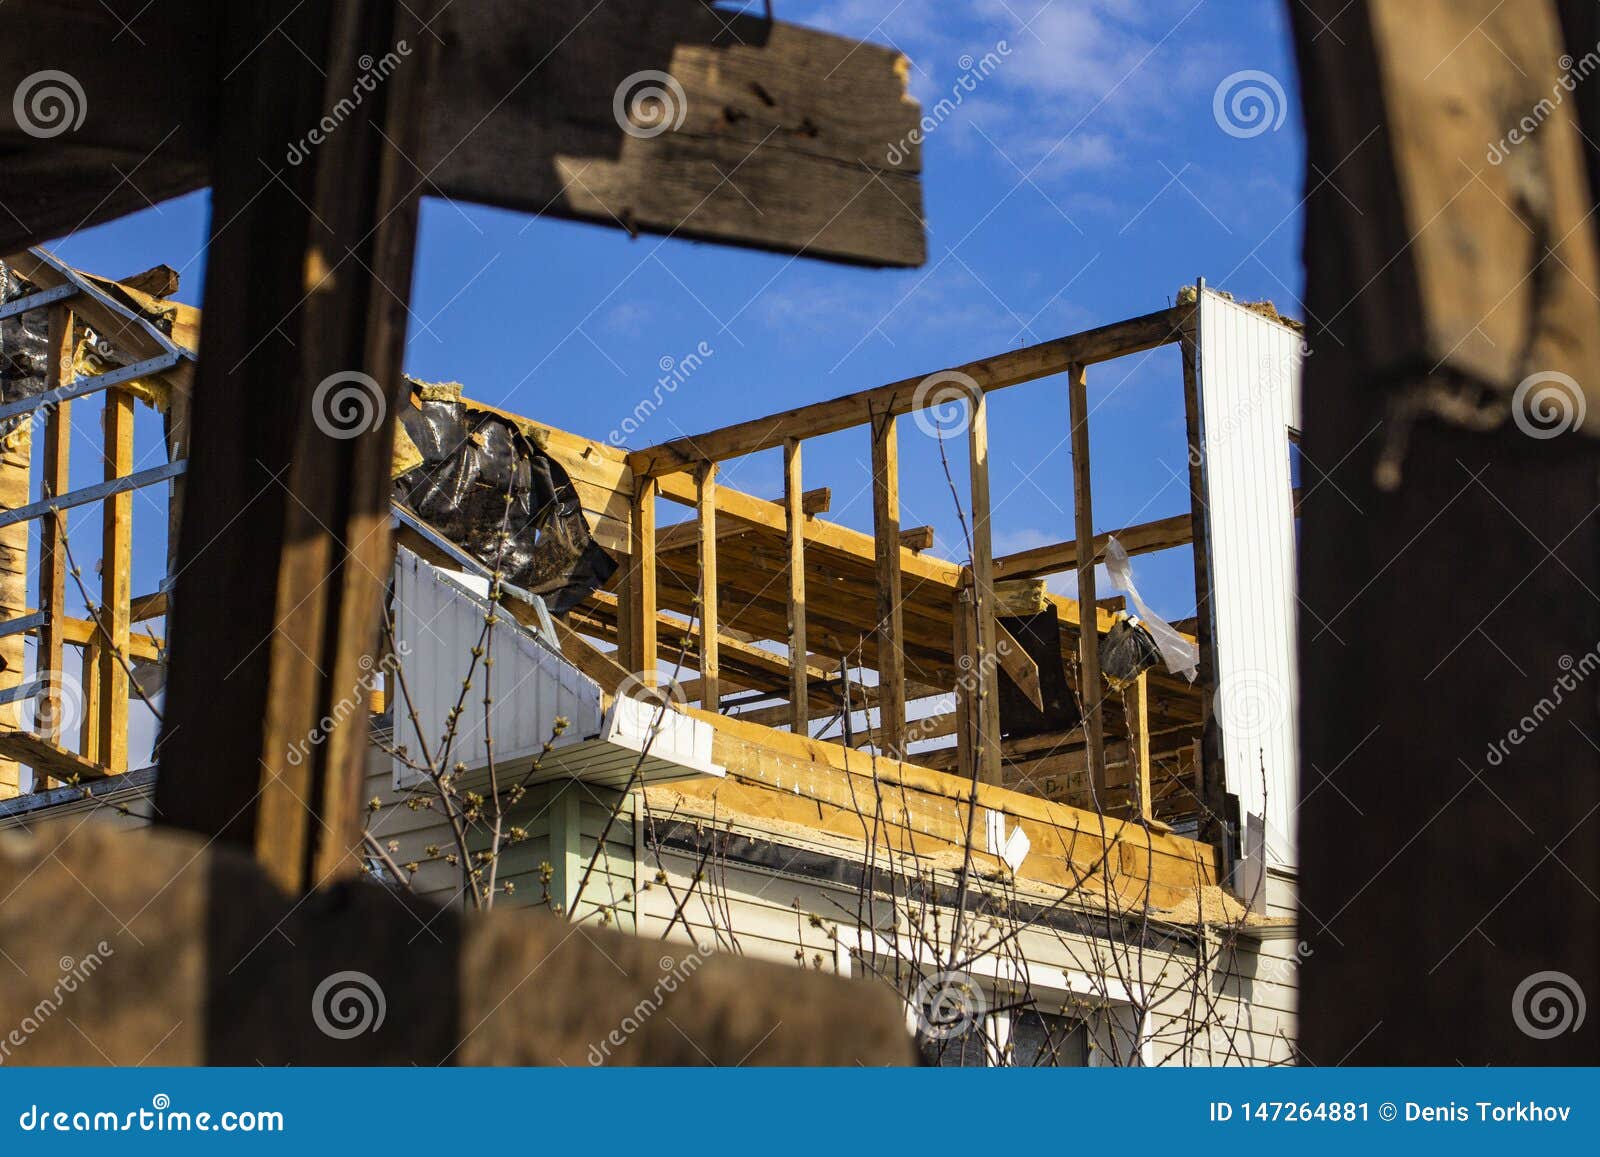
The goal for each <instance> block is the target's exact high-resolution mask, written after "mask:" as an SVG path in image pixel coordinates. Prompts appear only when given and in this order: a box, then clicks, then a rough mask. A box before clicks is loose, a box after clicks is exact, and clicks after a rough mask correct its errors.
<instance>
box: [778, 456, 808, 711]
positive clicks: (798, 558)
mask: <svg viewBox="0 0 1600 1157" xmlns="http://www.w3.org/2000/svg"><path fill="white" fill-rule="evenodd" d="M800 474H801V472H800V441H799V439H796V438H791V439H789V440H788V441H787V442H785V443H784V444H783V481H784V497H785V499H786V503H787V508H788V532H789V566H788V576H789V676H790V682H789V707H790V714H789V726H790V727H791V728H792V729H793V731H794V732H795V734H796V735H804V734H805V733H806V723H807V721H808V720H809V719H810V717H811V696H810V693H809V692H808V691H807V689H806V679H807V675H806V660H807V657H808V656H809V655H810V651H809V650H807V648H806V515H805V511H804V509H803V508H802V506H801V496H802V494H803V489H804V488H803V485H802V480H801V476H800Z"/></svg>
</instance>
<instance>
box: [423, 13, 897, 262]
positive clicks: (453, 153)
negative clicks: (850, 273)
mask: <svg viewBox="0 0 1600 1157" xmlns="http://www.w3.org/2000/svg"><path fill="white" fill-rule="evenodd" d="M423 35H424V36H434V35H438V36H441V37H443V39H444V40H445V42H446V48H445V49H444V51H443V53H442V59H441V61H440V74H439V75H440V76H441V77H443V78H448V79H447V80H445V81H444V82H443V83H441V84H440V85H439V86H438V87H437V88H436V89H435V90H434V91H433V92H431V93H430V99H429V111H430V115H429V121H428V132H427V143H426V145H425V148H424V154H423V157H424V160H423V164H424V168H425V169H426V170H427V171H428V172H429V173H430V175H431V178H432V180H431V181H430V184H431V183H433V182H437V183H438V187H439V188H440V189H442V190H443V191H444V192H445V193H446V195H448V196H450V197H453V198H457V199H463V200H471V201H483V202H487V203H490V204H496V205H502V206H504V207H507V208H512V209H520V210H524V211H526V212H531V213H536V214H539V215H541V216H554V217H571V218H575V219H578V220H583V221H592V222H596V223H598V224H602V225H607V226H611V227H613V228H624V229H627V230H628V231H629V232H630V233H634V232H640V231H643V232H650V233H663V234H669V235H671V236H674V237H680V238H689V239H694V240H702V241H718V242H722V243H729V244H738V245H749V246H754V247H758V248H765V249H773V250H777V251H779V252H784V253H805V254H807V255H808V256H812V257H825V258H832V259H837V260H843V261H852V262H865V263H868V264H873V265H920V264H921V263H922V262H923V260H924V258H925V254H926V244H925V241H924V237H923V226H922V220H921V204H922V192H921V186H920V183H919V179H918V173H919V171H920V169H921V154H920V149H918V148H917V147H916V146H915V145H912V144H906V145H904V146H902V147H900V148H896V147H895V142H907V141H909V139H910V138H911V137H914V136H916V135H917V123H918V119H919V116H920V109H919V107H918V105H917V103H916V102H915V101H913V100H912V99H910V97H909V96H908V95H907V93H906V67H905V59H904V57H903V56H901V54H900V53H899V52H897V51H895V50H894V49H891V48H886V47H881V46H879V45H875V44H864V43H861V42H860V41H856V40H851V39H847V38H845V37H840V36H834V35H832V34H830V33H826V32H817V31H814V30H812V29H808V28H800V27H797V26H795V25H792V24H784V23H781V22H768V21H766V20H763V19H761V18H760V17H759V16H755V15H740V14H735V13H732V12H713V11H712V10H711V9H710V6H709V5H705V4H701V3H698V2H695V0H668V2H666V3H657V4H652V5H649V6H648V8H647V10H645V9H639V8H637V7H635V6H631V5H620V6H617V5H604V4H601V5H596V4H594V3H593V2H592V0H543V2H542V3H540V4H537V5H528V4H526V3H524V2H523V0H477V2H475V3H473V4H465V5H450V6H448V7H447V8H446V9H445V11H444V13H443V15H442V16H441V17H440V19H439V20H438V22H437V24H436V25H435V29H434V30H433V31H430V32H426V33H424V34H423ZM533 62H537V63H538V65H539V67H537V68H535V69H533V71H531V72H530V71H529V69H530V65H531V64H532V63H533ZM822 78H826V80H825V81H824V80H823V79H822ZM524 82H526V83H524Z"/></svg>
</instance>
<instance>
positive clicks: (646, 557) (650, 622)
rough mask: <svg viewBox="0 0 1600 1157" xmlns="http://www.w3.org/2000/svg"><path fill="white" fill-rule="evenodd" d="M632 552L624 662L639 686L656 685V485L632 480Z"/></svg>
mask: <svg viewBox="0 0 1600 1157" xmlns="http://www.w3.org/2000/svg"><path fill="white" fill-rule="evenodd" d="M632 528H633V551H632V553H631V554H630V555H629V556H628V642H629V650H628V652H627V656H628V663H629V665H630V666H631V667H632V668H633V672H634V674H635V675H636V676H637V677H638V679H639V682H640V684H641V685H643V686H645V687H654V686H655V685H656V663H657V651H656V590H657V582H656V484H655V481H654V480H653V479H651V478H646V477H642V476H641V477H636V478H635V479H634V480H633V520H632Z"/></svg>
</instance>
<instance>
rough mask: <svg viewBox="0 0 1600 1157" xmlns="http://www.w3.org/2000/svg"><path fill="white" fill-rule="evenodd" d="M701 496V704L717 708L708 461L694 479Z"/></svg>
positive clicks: (713, 515)
mask: <svg viewBox="0 0 1600 1157" xmlns="http://www.w3.org/2000/svg"><path fill="white" fill-rule="evenodd" d="M696 482H697V483H698V485H699V489H700V499H699V503H698V505H697V506H696V507H695V521H696V522H697V524H698V526H699V532H700V638H701V644H700V706H702V707H704V708H705V709H706V710H707V711H717V710H718V709H719V707H720V704H721V700H722V688H721V683H720V679H721V665H720V663H719V655H718V651H717V648H718V642H719V640H718V626H717V464H716V463H715V462H707V463H706V464H705V465H704V466H702V467H701V468H700V472H699V477H698V478H697V479H696Z"/></svg>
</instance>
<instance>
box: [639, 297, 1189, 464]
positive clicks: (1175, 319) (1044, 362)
mask: <svg viewBox="0 0 1600 1157" xmlns="http://www.w3.org/2000/svg"><path fill="white" fill-rule="evenodd" d="M1192 312H1193V307H1192V306H1188V305H1178V306H1173V307H1171V308H1169V309H1163V310H1158V311H1157V312H1155V313H1149V314H1145V315H1144V316H1143V317H1136V318H1132V319H1130V320H1128V321H1119V322H1116V323H1114V324H1112V325H1106V326H1101V327H1099V328H1098V329H1091V330H1086V331H1084V332H1082V333H1076V334H1071V335H1069V336H1067V337H1062V338H1057V339H1055V340H1054V341H1047V342H1042V343H1040V344H1038V345H1032V346H1026V347H1024V348H1022V349H1018V350H1011V351H1009V352H1007V353H1003V354H996V355H995V356H993V357H988V358H980V359H979V360H977V361H973V362H967V363H966V364H965V365H960V366H955V367H953V368H951V369H949V370H945V371H943V373H944V374H945V375H946V376H947V377H951V378H956V379H958V380H959V378H960V377H962V376H965V377H968V378H971V379H972V380H973V381H975V382H977V383H978V386H979V388H980V389H982V390H984V391H986V392H987V391H990V390H998V389H1003V388H1005V387H1007V386H1015V385H1019V384H1021V383H1023V382H1032V381H1037V380H1038V379H1040V378H1047V377H1050V376H1051V375H1053V374H1059V373H1064V372H1065V371H1066V369H1067V367H1068V366H1071V365H1075V364H1076V365H1085V366H1087V365H1093V364H1094V363H1096V362H1103V361H1108V360H1110V359H1111V358H1117V357H1124V356H1126V355H1128V354H1136V353H1143V352H1144V351H1145V350H1149V349H1154V348H1156V347H1157V346H1163V345H1167V344H1169V343H1171V342H1175V341H1177V340H1178V338H1179V336H1180V334H1181V332H1182V327H1183V324H1184V322H1185V321H1186V320H1187V319H1188V317H1189V316H1190V314H1191V313H1192ZM928 377H929V375H928V374H918V375H916V376H915V377H910V378H902V379H901V380H900V381H897V382H890V383H888V384H887V385H882V386H878V387H876V388H874V389H870V390H863V391H861V392H859V393H855V394H846V395H845V396H844V397H841V398H835V399H834V400H832V401H831V402H819V403H817V404H815V405H810V406H801V407H799V408H797V409H793V410H786V411H784V412H783V413H781V414H772V415H769V416H767V417H764V418H756V419H753V420H751V421H748V422H739V423H736V424H734V425H731V426H724V427H722V428H721V429H717V430H712V431H709V432H707V433H704V434H695V435H693V436H692V437H686V438H675V439H673V440H672V441H670V442H663V443H661V444H660V445H659V446H652V447H650V448H649V449H646V450H636V451H634V452H633V453H631V454H629V455H628V465H629V466H630V467H631V468H632V469H633V470H634V471H635V472H638V473H643V474H664V473H669V472H672V471H676V470H686V469H688V468H689V467H690V466H692V465H693V464H695V463H696V462H707V461H709V462H722V461H726V460H727V459H729V458H737V457H740V456H742V455H745V454H754V453H756V452H757V451H760V450H770V449H773V448H774V447H776V446H780V445H782V444H783V440H784V439H785V438H815V437H817V436H819V435H822V434H832V433H836V432H837V431H839V430H848V429H849V428H850V427H852V426H862V425H866V424H867V423H869V422H872V421H874V420H881V419H882V418H883V417H886V416H887V417H894V416H898V415H901V414H909V413H911V412H913V411H914V410H917V409H919V408H920V407H921V406H922V405H923V399H921V398H920V397H919V396H918V394H917V387H918V386H919V385H921V384H922V383H923V381H925V380H926V379H927V378H928Z"/></svg>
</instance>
